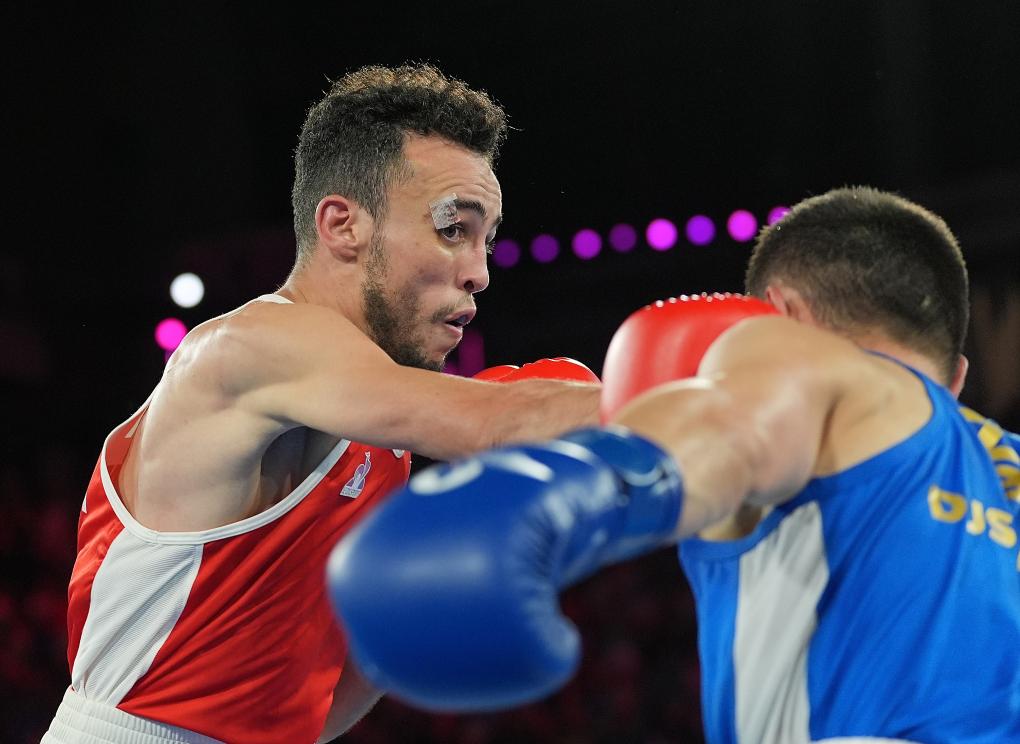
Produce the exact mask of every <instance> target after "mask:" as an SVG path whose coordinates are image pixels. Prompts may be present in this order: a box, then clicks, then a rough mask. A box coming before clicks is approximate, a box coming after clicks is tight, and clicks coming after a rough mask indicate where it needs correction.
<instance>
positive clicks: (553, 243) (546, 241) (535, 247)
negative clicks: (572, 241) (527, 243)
mask: <svg viewBox="0 0 1020 744" xmlns="http://www.w3.org/2000/svg"><path fill="white" fill-rule="evenodd" d="M559 254H560V243H559V241H558V240H556V238H554V237H553V236H552V235H539V236H537V237H536V238H535V239H534V240H532V241H531V255H532V257H533V258H534V259H535V260H536V261H538V262H539V263H549V262H550V261H552V260H553V259H555V258H556V256H558V255H559Z"/></svg>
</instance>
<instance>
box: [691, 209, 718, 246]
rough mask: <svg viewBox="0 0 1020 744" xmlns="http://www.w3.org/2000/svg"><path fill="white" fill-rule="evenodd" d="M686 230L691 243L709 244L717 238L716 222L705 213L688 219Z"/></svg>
mask: <svg viewBox="0 0 1020 744" xmlns="http://www.w3.org/2000/svg"><path fill="white" fill-rule="evenodd" d="M684 232H685V233H686V234H687V241H688V242H689V243H690V244H691V245H708V244H709V243H711V242H712V241H713V240H715V223H714V222H712V220H711V219H710V218H709V217H706V216H705V215H703V214H696V215H694V216H693V217H691V218H690V219H689V220H687V226H686V227H685V228H684Z"/></svg>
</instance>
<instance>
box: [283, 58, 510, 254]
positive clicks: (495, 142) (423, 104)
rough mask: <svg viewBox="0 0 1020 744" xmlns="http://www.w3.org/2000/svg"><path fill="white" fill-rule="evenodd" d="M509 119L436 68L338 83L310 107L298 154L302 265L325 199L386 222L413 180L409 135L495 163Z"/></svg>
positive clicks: (415, 67)
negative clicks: (396, 192)
mask: <svg viewBox="0 0 1020 744" xmlns="http://www.w3.org/2000/svg"><path fill="white" fill-rule="evenodd" d="M506 130H507V124H506V114H505V113H504V112H503V109H502V108H501V107H500V106H499V105H498V104H496V103H495V102H494V101H493V100H492V99H491V98H490V97H489V96H488V94H486V93H485V92H484V91H478V90H472V89H471V88H469V87H468V86H467V85H466V84H465V83H463V82H462V81H460V80H456V79H454V78H450V77H447V76H445V75H444V74H443V73H442V72H440V71H439V70H438V69H437V68H436V67H434V66H433V65H430V64H407V65H402V66H400V67H396V68H389V67H381V66H376V65H372V66H368V67H362V68H361V69H359V70H356V71H354V72H351V73H348V74H347V75H344V76H343V77H342V78H340V79H339V80H337V81H335V82H333V84H332V86H331V87H330V89H329V91H328V92H327V93H326V95H325V96H324V97H323V98H322V99H321V100H320V101H319V102H318V103H316V104H315V105H313V106H312V107H311V108H310V109H309V110H308V115H307V117H306V118H305V122H304V124H303V125H302V127H301V135H300V137H299V139H298V146H297V149H296V150H295V153H294V170H295V174H294V187H293V189H292V191H291V204H292V206H293V210H294V233H295V236H296V237H297V245H298V261H299V262H300V261H301V260H302V259H303V258H304V257H307V255H308V254H309V253H310V251H311V248H312V247H313V246H314V244H315V209H316V206H317V205H318V203H319V201H320V200H321V199H322V197H324V196H326V195H327V194H343V195H344V196H348V197H350V198H352V199H354V200H356V201H357V202H358V203H359V204H360V205H361V206H362V207H364V208H365V209H366V210H368V212H369V213H370V214H371V215H372V217H373V218H375V219H377V220H380V219H382V218H384V217H385V215H386V207H387V204H386V194H387V189H388V187H389V186H390V184H391V183H393V182H394V181H395V180H396V179H399V178H404V177H407V176H408V175H409V173H408V170H407V167H406V162H405V161H404V158H403V147H404V140H405V137H406V135H407V134H409V133H415V134H420V135H437V136H439V137H442V138H444V139H447V140H449V141H450V142H453V143H455V144H458V145H461V146H463V147H465V148H467V149H468V150H471V151H472V152H475V153H478V154H479V155H482V156H484V157H485V158H486V159H487V160H488V161H489V163H490V165H491V164H492V163H493V162H494V161H495V159H496V156H497V154H498V152H499V147H500V145H501V144H502V143H503V140H504V139H505V137H506Z"/></svg>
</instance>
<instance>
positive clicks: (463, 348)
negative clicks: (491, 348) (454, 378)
mask: <svg viewBox="0 0 1020 744" xmlns="http://www.w3.org/2000/svg"><path fill="white" fill-rule="evenodd" d="M483 369H485V342H484V341H482V334H481V333H479V332H478V331H476V330H475V329H473V328H465V329H464V338H462V339H461V340H460V345H459V346H458V347H457V374H459V375H463V376H464V377H471V376H472V375H474V374H476V373H478V372H481V371H482V370H483Z"/></svg>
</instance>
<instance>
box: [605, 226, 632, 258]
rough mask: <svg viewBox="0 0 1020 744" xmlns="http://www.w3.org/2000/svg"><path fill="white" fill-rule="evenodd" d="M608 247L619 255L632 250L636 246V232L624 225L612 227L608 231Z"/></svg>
mask: <svg viewBox="0 0 1020 744" xmlns="http://www.w3.org/2000/svg"><path fill="white" fill-rule="evenodd" d="M609 245H611V246H613V250H615V251H619V252H620V253H627V252H628V251H632V250H634V246H635V245H637V230H635V229H634V228H633V227H631V226H630V225H628V224H625V223H620V224H619V225H613V228H612V229H611V230H610V231H609Z"/></svg>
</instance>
